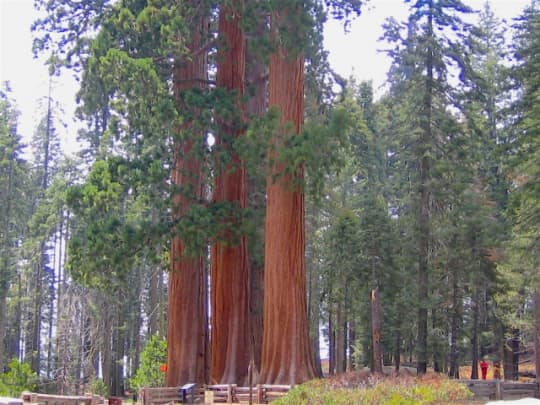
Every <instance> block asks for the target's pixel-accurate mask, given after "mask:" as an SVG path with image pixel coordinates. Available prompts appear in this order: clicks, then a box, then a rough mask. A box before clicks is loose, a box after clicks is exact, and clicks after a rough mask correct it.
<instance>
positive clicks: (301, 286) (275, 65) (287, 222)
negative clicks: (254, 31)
mask: <svg viewBox="0 0 540 405" xmlns="http://www.w3.org/2000/svg"><path fill="white" fill-rule="evenodd" d="M280 17H283V16H280V15H274V16H273V21H272V25H273V27H274V29H275V27H277V26H278V24H279V23H280V22H281V21H280ZM269 105H270V107H276V108H277V109H278V110H279V111H280V113H281V116H280V119H281V123H282V124H283V125H284V126H285V125H286V124H289V125H290V124H292V127H293V129H294V132H295V133H299V132H300V128H301V125H302V120H303V111H304V108H303V106H304V58H303V56H301V55H298V56H293V55H290V54H289V53H288V52H287V50H286V49H283V48H281V47H279V48H278V49H277V51H276V52H274V53H273V54H272V55H271V56H270V67H269ZM274 140H275V141H276V138H274ZM276 146H278V147H279V146H282V145H276ZM272 157H275V156H272V152H271V160H272ZM284 171H285V167H284V164H283V163H279V162H274V163H273V165H272V167H271V168H270V173H269V176H268V177H267V185H266V195H267V209H266V222H265V269H264V328H263V347H262V365H261V376H260V381H261V382H262V383H267V384H299V383H302V382H304V381H306V380H310V379H312V378H313V377H314V376H315V370H314V367H313V356H312V353H311V345H310V341H309V324H308V319H307V298H306V272H305V257H304V250H305V246H304V243H305V228H304V226H305V223H304V194H303V192H302V190H301V189H300V187H299V186H298V185H295V181H296V180H298V179H301V178H302V177H303V169H302V168H297V170H296V173H294V175H293V174H283V173H284ZM276 175H277V176H278V177H279V178H278V179H277V180H275V179H274V176H276Z"/></svg>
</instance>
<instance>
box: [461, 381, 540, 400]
mask: <svg viewBox="0 0 540 405" xmlns="http://www.w3.org/2000/svg"><path fill="white" fill-rule="evenodd" d="M460 381H461V382H462V383H463V384H465V385H466V386H467V388H469V390H471V392H472V393H473V394H474V396H475V398H476V399H518V398H525V397H531V398H539V397H540V386H539V384H538V383H536V382H530V383H524V382H513V381H502V380H460Z"/></svg>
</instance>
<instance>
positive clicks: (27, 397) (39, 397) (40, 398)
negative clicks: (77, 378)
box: [21, 392, 104, 405]
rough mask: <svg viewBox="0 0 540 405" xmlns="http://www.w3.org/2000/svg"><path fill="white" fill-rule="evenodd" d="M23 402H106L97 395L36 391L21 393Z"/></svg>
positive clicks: (50, 404) (92, 404)
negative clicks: (52, 393) (50, 393)
mask: <svg viewBox="0 0 540 405" xmlns="http://www.w3.org/2000/svg"><path fill="white" fill-rule="evenodd" d="M21 399H22V400H23V403H32V404H44V405H99V404H103V403H104V399H103V397H100V396H97V395H91V394H87V395H83V396H74V395H48V394H37V393H35V392H23V393H22V394H21Z"/></svg>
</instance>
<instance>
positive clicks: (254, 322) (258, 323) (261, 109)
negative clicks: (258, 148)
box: [246, 14, 268, 374]
mask: <svg viewBox="0 0 540 405" xmlns="http://www.w3.org/2000/svg"><path fill="white" fill-rule="evenodd" d="M266 24H267V20H266V15H265V14H263V15H260V16H259V17H258V18H257V24H256V26H255V29H254V31H253V32H252V33H251V35H253V36H254V37H262V36H264V35H266ZM251 48H252V47H250V46H249V42H248V44H247V48H246V82H247V86H248V88H247V93H248V94H249V95H250V97H249V99H248V101H247V103H246V113H247V115H248V117H249V118H251V117H260V116H262V115H263V114H264V113H265V112H266V110H267V108H268V100H267V88H268V66H267V65H266V63H264V61H263V58H262V56H261V55H260V54H259V53H257V51H256V50H254V49H251ZM261 164H264V163H263V162H261ZM248 195H249V197H248V200H249V206H250V208H251V209H253V210H254V211H255V212H256V213H257V215H255V218H256V219H257V221H258V222H257V224H256V230H255V232H254V235H252V238H251V239H250V240H248V251H249V279H250V280H249V281H250V285H249V291H250V292H249V315H250V319H249V325H250V329H251V330H250V339H251V343H250V347H251V348H252V352H253V354H252V356H253V360H254V363H255V369H256V370H255V372H256V374H258V372H259V370H260V369H261V351H262V330H263V305H264V304H263V297H264V213H265V211H266V210H265V208H266V190H265V184H264V178H261V176H260V175H259V173H258V171H252V172H251V175H250V173H248Z"/></svg>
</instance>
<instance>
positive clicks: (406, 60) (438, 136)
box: [385, 0, 471, 374]
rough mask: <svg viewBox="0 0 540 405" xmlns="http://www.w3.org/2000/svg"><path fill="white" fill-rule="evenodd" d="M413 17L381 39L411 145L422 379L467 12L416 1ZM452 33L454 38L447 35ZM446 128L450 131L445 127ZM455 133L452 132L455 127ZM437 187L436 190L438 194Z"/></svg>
mask: <svg viewBox="0 0 540 405" xmlns="http://www.w3.org/2000/svg"><path fill="white" fill-rule="evenodd" d="M410 3H411V13H410V16H409V19H408V21H407V23H406V24H402V25H400V24H398V23H397V22H396V21H389V23H388V24H387V25H386V33H385V39H386V40H388V41H389V42H390V43H391V44H394V49H391V50H390V51H389V54H390V56H391V57H392V59H393V61H394V67H393V69H391V71H390V73H389V78H390V80H391V85H392V87H393V90H391V92H392V94H393V95H394V96H396V97H400V95H401V96H405V98H404V99H402V100H403V106H404V107H405V108H406V109H407V112H406V113H405V114H406V115H407V116H408V117H407V118H406V123H405V124H406V125H407V126H408V128H409V130H410V131H411V134H412V137H411V138H410V139H408V140H403V141H402V142H404V145H410V146H409V147H410V153H411V154H410V159H411V160H412V161H411V162H410V164H411V167H410V168H409V170H411V169H412V170H411V171H410V172H409V174H410V175H411V179H412V180H413V184H414V194H413V203H414V211H415V216H416V223H417V227H416V229H415V233H414V235H415V239H416V240H417V243H418V245H417V257H418V263H417V269H418V271H417V277H418V278H417V281H418V283H417V284H418V318H417V321H418V323H417V327H418V332H417V371H418V374H425V373H426V371H427V365H428V360H429V352H428V313H429V308H430V306H431V305H432V303H431V302H430V290H431V287H430V280H429V278H430V274H432V273H433V264H432V262H431V256H432V254H433V253H432V252H433V249H434V244H433V218H432V217H433V214H434V210H435V208H436V207H437V205H440V204H438V203H437V199H438V195H437V191H438V190H442V189H443V188H442V187H441V186H442V184H440V182H439V180H438V177H439V176H440V174H439V172H440V170H441V167H440V166H439V167H437V165H436V163H437V162H438V159H439V157H440V156H441V155H440V154H441V150H443V147H442V146H443V145H444V143H445V142H446V139H448V137H449V136H452V135H454V134H453V133H452V132H454V129H453V128H452V125H453V124H452V121H453V120H452V118H449V116H448V112H447V108H448V106H450V105H452V103H453V94H452V90H453V89H452V87H451V86H450V84H449V80H448V76H449V74H450V73H449V72H450V66H455V67H456V68H458V69H460V68H462V67H463V62H462V61H461V60H460V58H459V54H460V52H459V43H460V41H461V40H462V38H463V34H464V31H465V25H464V23H463V22H462V21H461V20H460V17H459V15H460V14H462V13H466V12H470V11H471V10H470V8H468V7H467V6H465V5H464V4H463V3H462V2H461V1H459V0H452V1H437V0H425V1H424V0H419V1H414V2H410ZM450 32H452V35H449V33H450ZM448 125H450V126H448ZM454 128H455V127H454ZM437 182H439V189H438V190H437V189H436V186H437Z"/></svg>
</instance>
